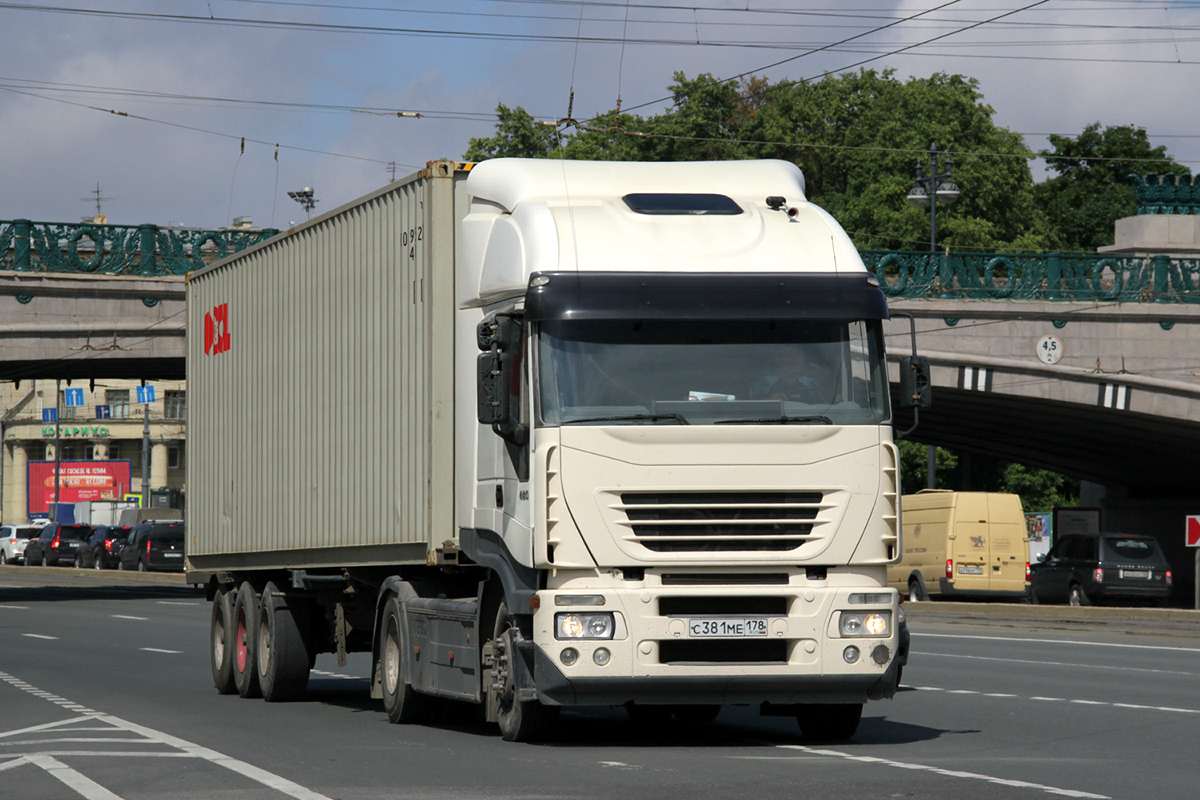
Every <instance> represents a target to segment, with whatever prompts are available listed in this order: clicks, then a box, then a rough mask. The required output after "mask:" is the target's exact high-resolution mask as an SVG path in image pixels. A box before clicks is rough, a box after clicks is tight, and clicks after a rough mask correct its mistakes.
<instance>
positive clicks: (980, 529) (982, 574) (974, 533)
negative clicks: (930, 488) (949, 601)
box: [952, 492, 991, 592]
mask: <svg viewBox="0 0 1200 800" xmlns="http://www.w3.org/2000/svg"><path fill="white" fill-rule="evenodd" d="M987 515H988V508H987V495H985V494H982V493H974V492H964V493H962V494H959V495H958V498H957V501H956V502H955V508H954V523H953V531H954V540H953V542H952V552H953V553H954V578H953V580H954V588H955V590H956V591H959V592H985V591H987V590H988V588H989V581H990V578H989V577H988V575H989V573H990V572H991V562H990V558H989V552H990V550H989V546H988V539H989V536H988V519H987Z"/></svg>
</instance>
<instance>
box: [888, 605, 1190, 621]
mask: <svg viewBox="0 0 1200 800" xmlns="http://www.w3.org/2000/svg"><path fill="white" fill-rule="evenodd" d="M904 613H905V614H906V615H907V616H909V617H917V618H919V617H930V618H932V617H945V616H953V617H960V618H961V617H1008V618H1016V619H1057V620H1081V621H1082V620H1128V619H1132V620H1160V621H1165V622H1190V623H1193V624H1197V625H1200V611H1196V610H1193V609H1190V608H1118V607H1113V606H1040V605H1039V606H1035V605H1030V604H1028V603H947V602H940V601H920V602H915V603H914V602H912V601H908V602H905V603H904Z"/></svg>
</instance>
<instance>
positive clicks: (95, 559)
mask: <svg viewBox="0 0 1200 800" xmlns="http://www.w3.org/2000/svg"><path fill="white" fill-rule="evenodd" d="M132 532H133V528H132V527H129V526H125V527H121V526H120V525H100V526H98V527H97V528H95V529H94V530H93V531H92V535H91V536H90V537H88V540H87V541H86V542H84V543H83V544H81V545H79V550H77V551H76V552H75V566H76V567H84V568H87V567H91V568H92V569H116V568H117V563H118V562H119V561H120V560H121V548H122V547H124V546H125V544H126V543H127V542H128V541H129V534H130V533H132Z"/></svg>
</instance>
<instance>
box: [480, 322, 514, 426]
mask: <svg viewBox="0 0 1200 800" xmlns="http://www.w3.org/2000/svg"><path fill="white" fill-rule="evenodd" d="M475 333H476V341H477V344H478V345H479V349H480V350H484V351H485V352H483V353H480V354H479V358H478V359H477V361H476V375H477V376H478V379H479V382H478V387H477V388H478V391H477V406H478V419H479V422H480V424H482V425H491V426H492V430H494V431H495V432H496V433H497V434H499V435H500V436H502V437H504V438H505V439H508V440H509V441H512V442H514V443H517V444H520V443H522V442H523V440H524V431H525V426H524V425H522V424H521V420H520V413H521V318H520V317H518V316H516V315H513V314H497V315H496V316H495V317H492V318H491V319H486V320H484V321H483V322H481V323H479V327H478V328H477V329H476V331H475Z"/></svg>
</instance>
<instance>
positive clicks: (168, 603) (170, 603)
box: [158, 600, 203, 608]
mask: <svg viewBox="0 0 1200 800" xmlns="http://www.w3.org/2000/svg"><path fill="white" fill-rule="evenodd" d="M158 604H159V605H160V606H190V607H192V608H201V607H202V605H203V604H202V603H183V602H180V601H179V600H159V601H158Z"/></svg>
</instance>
